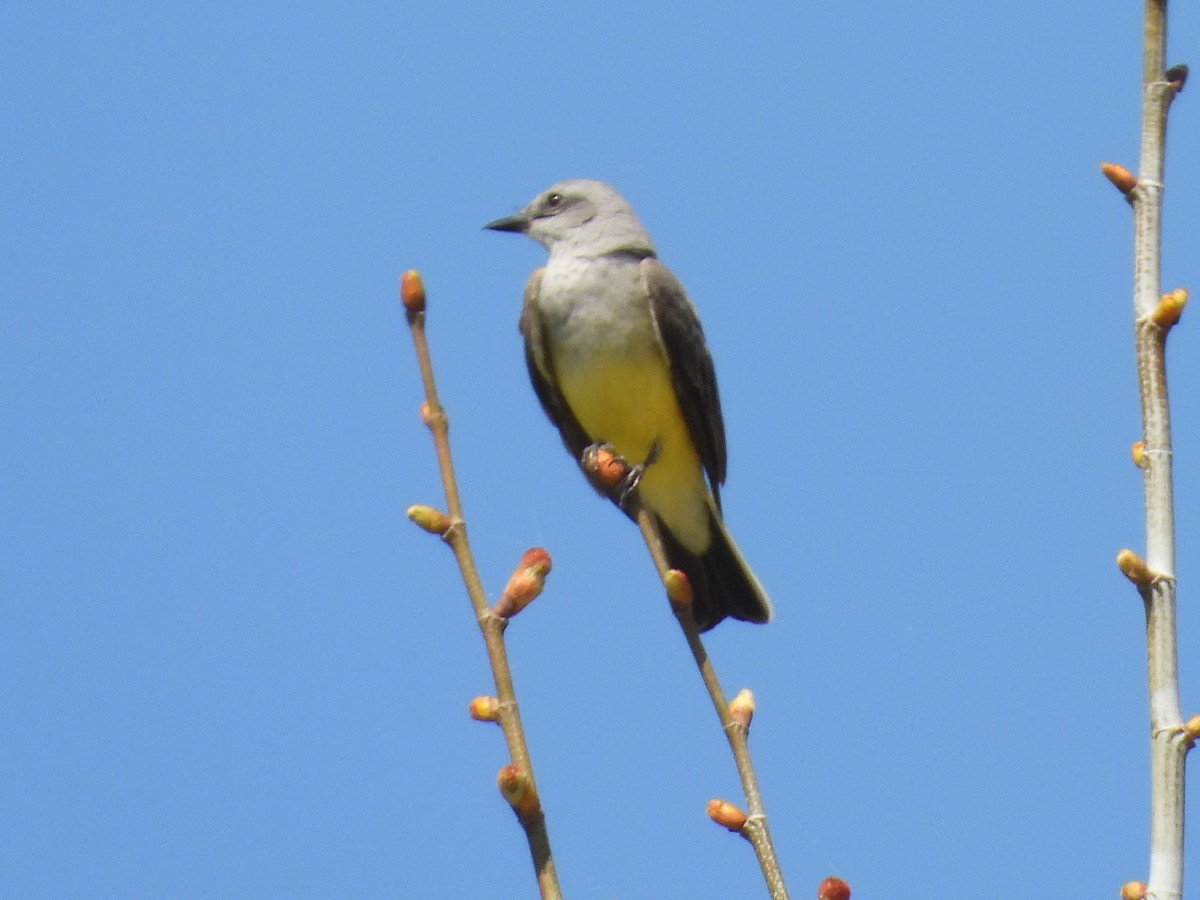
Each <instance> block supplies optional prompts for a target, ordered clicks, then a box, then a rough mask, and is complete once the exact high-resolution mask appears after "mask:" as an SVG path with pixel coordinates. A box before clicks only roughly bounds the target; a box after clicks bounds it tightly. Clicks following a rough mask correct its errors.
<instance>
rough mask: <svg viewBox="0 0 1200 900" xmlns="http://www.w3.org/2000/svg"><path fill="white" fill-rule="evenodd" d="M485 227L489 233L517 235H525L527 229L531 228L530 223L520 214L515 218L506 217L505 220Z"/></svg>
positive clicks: (490, 223) (489, 223)
mask: <svg viewBox="0 0 1200 900" xmlns="http://www.w3.org/2000/svg"><path fill="white" fill-rule="evenodd" d="M483 227H484V228H486V229H487V230H488V231H512V232H515V233H517V234H524V233H525V229H527V228H528V227H529V222H528V221H526V220H525V218H524V217H523V216H521V215H520V214H519V213H518V214H517V215H515V216H505V217H504V218H503V219H497V220H496V221H495V222H488V223H487V224H486V225H484V226H483Z"/></svg>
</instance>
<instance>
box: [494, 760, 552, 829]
mask: <svg viewBox="0 0 1200 900" xmlns="http://www.w3.org/2000/svg"><path fill="white" fill-rule="evenodd" d="M496 785H497V786H498V787H499V788H500V793H501V794H502V795H504V799H505V800H507V801H508V805H509V806H511V807H512V808H513V812H515V813H516V814H517V818H518V819H521V820H522V821H524V820H525V819H528V818H529V817H530V816H532V815H533V814H534V813H536V812H537V811H538V809H539V807H540V806H541V804H540V803H539V801H538V795H537V790H535V789H534V786H533V781H532V780H530V778H529V776H528V775H527V774H525V773H524V772H522V771H521V769H520V768H519V767H517V766H514V765H507V766H501V768H500V772H499V773H498V774H497V775H496Z"/></svg>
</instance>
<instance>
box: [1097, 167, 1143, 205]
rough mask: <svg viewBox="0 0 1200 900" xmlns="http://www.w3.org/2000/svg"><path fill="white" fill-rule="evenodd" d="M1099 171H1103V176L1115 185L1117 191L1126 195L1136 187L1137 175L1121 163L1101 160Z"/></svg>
mask: <svg viewBox="0 0 1200 900" xmlns="http://www.w3.org/2000/svg"><path fill="white" fill-rule="evenodd" d="M1100 171H1101V172H1103V173H1104V177H1105V178H1107V179H1108V180H1109V181H1111V182H1112V183H1113V184H1114V185H1115V186H1116V188H1117V190H1118V191H1120V192H1121V193H1122V194H1124V195H1125V196H1127V197H1128V196H1129V194H1130V192H1131V191H1132V190H1133V189H1134V188H1135V187H1137V183H1138V181H1137V177H1136V176H1135V175H1134V174H1133V173H1132V172H1130V171H1129V170H1128V169H1127V168H1125V167H1124V166H1122V165H1118V164H1117V163H1110V162H1102V163H1100Z"/></svg>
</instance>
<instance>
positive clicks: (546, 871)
mask: <svg viewBox="0 0 1200 900" xmlns="http://www.w3.org/2000/svg"><path fill="white" fill-rule="evenodd" d="M422 290H423V289H422ZM407 317H408V325H409V329H410V331H411V332H412V339H413V347H414V349H415V350H416V354H417V364H418V366H419V367H420V370H421V382H422V384H423V385H424V388H425V404H426V415H425V419H426V422H427V423H428V425H429V430H430V432H431V433H432V434H433V444H434V449H435V452H436V453H437V459H438V470H439V471H440V472H441V476H442V488H443V490H444V492H445V495H446V510H447V512H448V513H449V516H450V520H451V526H450V530H449V531H447V532H446V534H445V536H444V540H445V541H446V543H447V544H449V545H450V549H451V550H452V551H453V552H454V558H455V560H456V561H457V563H458V568H459V572H460V573H461V574H462V579H463V584H464V585H465V586H466V589H467V596H468V597H469V598H470V600H471V607H472V609H474V611H475V618H476V620H477V621H478V623H479V630H480V631H481V632H482V634H483V643H484V646H485V648H486V650H487V655H488V662H489V663H490V664H491V668H492V676H493V679H494V681H495V684H496V698H497V700H499V701H500V707H499V718H498V721H499V724H500V728H501V730H502V731H503V733H504V742H505V744H506V745H507V747H508V754H509V758H510V759H511V760H512V762H513V764H514V765H516V766H517V767H518V768H520V769H521V771H522V772H523V773H524V774H525V775H527V776H528V777H529V783H530V786H531V789H532V790H533V791H534V793H535V794H536V792H537V783H536V781H535V779H534V777H533V764H532V762H531V761H530V758H529V747H528V745H527V743H526V741H525V729H524V728H523V727H522V725H521V713H520V710H519V708H518V707H517V695H516V691H515V689H514V688H513V681H512V671H511V669H510V667H509V664H508V651H507V650H506V649H505V645H504V628H505V625H506V624H507V623H506V621H505V620H504V619H501V618H499V617H498V616H495V615H493V614H492V611H491V610H490V609H489V608H488V603H487V594H486V592H485V591H484V589H483V582H482V580H481V579H480V577H479V570H478V569H477V568H476V566H475V558H474V556H473V555H472V553H471V547H470V544H469V543H468V542H467V526H466V522H465V521H464V520H463V511H462V500H461V498H460V497H459V493H458V481H457V479H456V478H455V475H454V463H453V460H452V459H451V457H450V423H449V419H448V418H447V417H446V411H445V410H444V409H443V408H442V405H441V402H440V401H439V400H438V394H437V385H436V384H435V382H434V379H433V362H432V359H431V357H430V354H429V343H428V341H427V339H426V335H425V312H424V310H419V311H414V310H408V311H407ZM520 822H521V827H522V828H523V829H524V830H525V837H526V840H527V841H528V843H529V853H530V856H531V857H532V859H533V867H534V873H535V875H536V877H537V882H538V891H539V893H540V895H541V896H542V897H543V898H545V900H561V897H562V890H561V888H560V887H559V883H558V874H557V872H556V870H555V867H554V857H553V855H552V854H551V852H550V836H549V832H548V831H547V829H546V816H545V813H544V811H543V809H542V806H541V803H540V801H539V803H538V805H537V809H536V810H535V811H534V812H532V813H531V814H529V815H527V816H524V817H522V818H520Z"/></svg>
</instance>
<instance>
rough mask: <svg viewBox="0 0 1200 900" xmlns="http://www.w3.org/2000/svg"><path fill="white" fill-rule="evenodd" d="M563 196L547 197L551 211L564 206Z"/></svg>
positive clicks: (553, 195)
mask: <svg viewBox="0 0 1200 900" xmlns="http://www.w3.org/2000/svg"><path fill="white" fill-rule="evenodd" d="M562 199H563V198H562V194H549V195H547V197H546V206H548V207H549V208H550V209H557V208H558V207H559V206H561V205H562Z"/></svg>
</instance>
